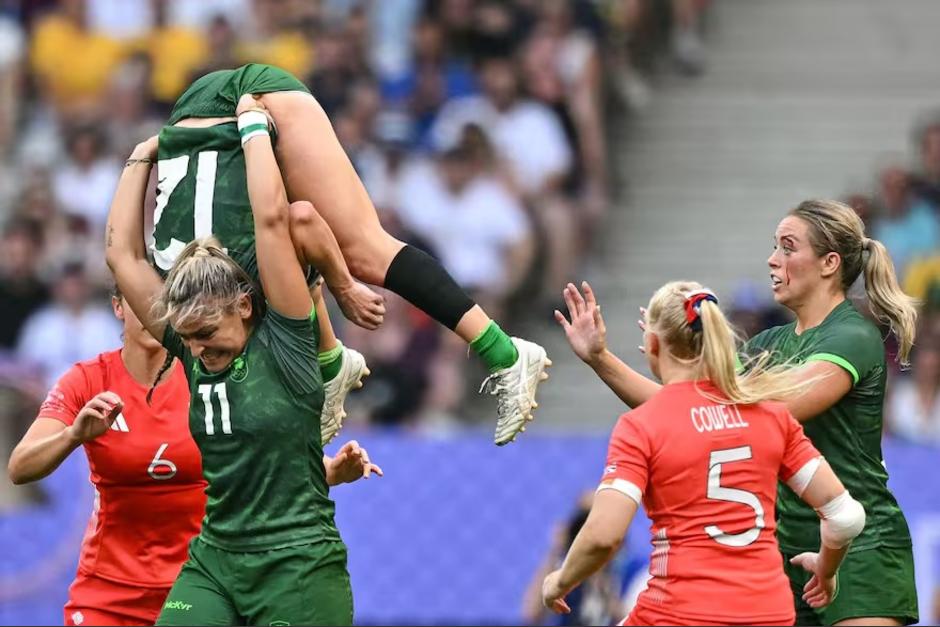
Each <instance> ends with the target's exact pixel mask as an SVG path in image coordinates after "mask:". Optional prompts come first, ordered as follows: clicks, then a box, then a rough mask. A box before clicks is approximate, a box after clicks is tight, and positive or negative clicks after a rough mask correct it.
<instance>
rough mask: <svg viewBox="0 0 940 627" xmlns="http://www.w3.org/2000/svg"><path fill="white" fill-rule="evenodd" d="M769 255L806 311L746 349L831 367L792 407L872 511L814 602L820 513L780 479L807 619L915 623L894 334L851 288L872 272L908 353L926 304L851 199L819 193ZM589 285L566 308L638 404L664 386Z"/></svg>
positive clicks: (782, 286) (815, 367) (781, 532)
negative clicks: (888, 415) (889, 434)
mask: <svg viewBox="0 0 940 627" xmlns="http://www.w3.org/2000/svg"><path fill="white" fill-rule="evenodd" d="M768 264H769V265H770V276H771V284H772V289H773V293H774V299H775V300H776V301H777V302H778V303H780V304H781V305H783V306H785V307H787V308H788V309H790V310H791V311H792V312H793V313H794V314H795V316H796V321H795V322H792V323H790V324H788V325H784V326H780V327H775V328H772V329H768V330H766V331H764V332H762V333H760V334H758V335H757V336H755V337H754V338H752V339H751V340H750V341H749V342H748V343H747V344H746V346H745V348H744V351H743V352H744V355H743V362H744V365H745V367H746V364H747V363H748V362H749V360H750V359H752V358H753V357H755V356H757V355H760V354H762V353H764V352H768V353H769V355H770V363H771V364H791V365H793V366H794V367H798V368H800V369H801V371H802V372H803V373H804V374H805V376H806V377H807V378H808V379H810V378H814V377H819V378H820V380H819V381H818V382H817V383H816V384H815V385H813V386H812V387H811V389H810V390H809V392H807V393H805V394H802V395H800V396H799V397H796V398H793V399H792V400H790V401H789V402H787V406H788V408H789V409H790V412H791V413H792V414H793V415H794V417H795V418H796V419H797V420H799V421H800V422H801V423H803V428H804V430H805V432H806V435H807V436H809V438H810V440H812V442H813V444H814V445H815V446H816V448H817V449H819V451H820V452H821V453H822V454H823V456H824V457H825V458H826V460H827V461H828V462H829V465H830V466H831V467H832V468H833V470H835V472H836V474H837V475H838V477H839V479H841V480H842V482H843V483H844V484H845V487H846V488H847V489H848V490H849V491H850V492H851V493H852V495H853V497H854V498H856V499H857V500H858V501H859V502H860V503H862V505H863V506H864V508H865V512H866V513H867V516H868V521H867V524H866V526H865V529H864V531H863V532H862V533H861V535H859V536H858V537H857V538H856V539H855V540H854V542H853V543H852V546H851V548H850V550H849V554H848V556H847V557H846V558H845V561H844V562H843V564H842V569H841V570H840V573H839V586H840V591H839V594H838V595H837V596H836V598H835V599H834V600H833V602H832V603H831V604H829V605H828V606H826V607H824V608H820V609H813V608H811V607H809V606H808V605H807V604H806V603H804V602H803V600H802V598H801V597H802V594H803V587H804V585H805V584H806V583H807V581H808V580H809V577H810V575H809V573H808V572H807V571H806V570H804V568H802V567H801V566H803V565H802V564H796V563H791V559H792V558H793V557H795V556H796V555H798V554H800V553H803V552H804V551H812V550H815V548H816V547H818V546H819V525H818V522H817V521H818V516H817V515H816V513H815V512H814V511H813V510H812V509H811V508H810V507H808V506H807V505H805V504H804V503H802V502H801V501H800V499H799V498H798V497H797V496H796V495H795V494H794V493H793V492H792V490H790V489H789V488H788V487H787V486H785V485H782V484H781V485H780V486H779V494H778V499H777V518H778V526H777V536H778V540H779V543H780V549H781V551H782V553H783V556H784V567H785V569H786V571H787V575H788V577H789V578H790V584H791V587H792V589H793V594H794V602H795V605H796V611H797V624H803V625H818V624H820V623H823V624H838V625H901V624H911V623H915V622H917V619H918V610H917V593H916V590H915V587H914V560H913V552H912V547H911V536H910V532H909V530H908V526H907V521H906V520H905V518H904V514H903V513H902V512H901V509H900V508H899V507H898V504H897V501H896V500H895V498H894V496H893V495H892V494H891V491H890V490H889V489H888V486H887V481H888V473H887V471H886V469H885V466H884V461H883V458H882V452H881V433H882V427H883V423H884V417H883V407H884V397H885V382H886V379H887V365H886V363H885V362H886V360H885V352H884V345H883V341H882V337H881V334H880V332H879V330H878V328H877V327H876V326H875V325H874V324H873V323H871V322H870V321H869V320H868V319H866V318H865V317H864V316H863V315H862V314H861V313H860V312H859V311H858V310H857V309H856V308H855V306H854V305H853V304H852V303H851V301H849V300H848V299H847V298H846V292H847V291H848V289H849V287H851V286H852V284H853V283H854V282H855V281H856V280H857V279H858V278H859V277H860V276H862V275H863V274H864V282H865V291H866V293H867V296H868V301H869V305H870V307H871V310H872V312H873V313H874V314H875V316H876V317H877V318H878V319H880V320H882V321H884V322H885V323H887V324H889V325H890V327H891V330H892V331H893V332H894V334H895V335H896V336H897V339H898V343H899V348H900V350H899V359H900V361H901V362H902V363H906V362H907V357H908V354H909V353H910V350H911V346H912V344H913V341H914V329H915V323H916V318H917V310H916V308H915V304H914V302H913V300H912V299H911V298H910V297H908V296H907V295H906V294H904V292H902V291H901V289H900V287H899V286H898V282H897V278H896V277H895V274H894V266H893V264H892V263H891V259H890V257H889V256H888V252H887V250H886V249H885V247H884V245H883V244H881V243H880V242H878V241H875V240H872V239H869V238H868V237H866V236H865V232H864V225H863V224H862V221H861V220H860V219H859V217H858V216H857V215H856V214H855V212H854V211H853V210H852V209H851V208H850V207H847V206H846V205H843V204H842V203H838V202H834V201H825V200H809V201H806V202H803V203H801V204H800V205H799V206H798V207H797V208H796V209H793V210H792V211H791V212H790V213H789V214H788V215H787V216H786V217H785V218H784V219H783V220H782V221H781V222H780V224H779V225H778V226H777V230H776V233H775V234H774V251H773V254H772V255H771V256H770V258H769V259H768ZM582 289H583V290H584V294H583V295H582V294H581V293H580V292H579V291H578V289H577V288H576V287H575V286H574V285H568V287H567V288H565V291H564V297H565V300H566V302H567V304H568V308H569V312H570V313H571V316H572V321H571V323H570V324H567V323H566V321H565V319H564V316H562V314H561V313H560V312H555V315H556V318H557V319H558V321H559V323H563V324H562V326H563V327H564V329H565V333H566V335H567V337H568V341H569V343H570V344H571V347H572V349H573V350H574V352H575V353H576V354H577V355H578V356H579V357H580V358H581V359H582V360H584V361H585V362H586V363H587V364H588V365H590V366H591V367H592V368H593V369H594V371H595V372H596V373H597V374H598V375H599V376H600V377H601V379H602V380H603V381H604V382H605V383H606V384H607V385H608V386H609V387H610V388H611V389H612V390H613V391H614V392H615V393H616V394H617V396H619V397H620V398H621V399H622V400H623V401H624V402H625V403H627V404H628V405H629V406H631V407H636V406H637V405H639V404H641V403H643V402H644V401H646V400H647V399H648V398H650V397H651V396H652V395H653V394H654V393H655V392H656V391H657V390H658V389H659V387H660V386H659V384H658V383H656V382H655V381H652V380H651V379H648V378H646V377H644V376H643V375H641V374H639V373H638V372H636V371H634V370H632V369H631V368H629V367H628V366H627V365H626V364H624V363H623V362H622V361H620V360H619V359H618V358H617V357H616V356H614V355H613V354H612V353H611V352H609V351H608V350H607V347H606V341H605V328H604V322H603V319H602V318H601V316H600V311H599V306H598V305H597V300H596V297H595V295H594V293H593V292H592V291H591V289H590V286H589V285H587V283H584V284H583V285H582ZM641 326H642V322H641ZM797 561H798V560H797Z"/></svg>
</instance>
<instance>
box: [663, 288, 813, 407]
mask: <svg viewBox="0 0 940 627" xmlns="http://www.w3.org/2000/svg"><path fill="white" fill-rule="evenodd" d="M703 291H705V292H707V290H704V288H703V287H702V286H701V285H700V284H698V283H695V282H692V281H674V282H672V283H667V284H666V285H664V286H663V287H661V288H660V289H659V290H657V291H656V293H655V294H654V295H653V298H652V300H650V305H649V309H648V311H647V324H648V326H649V328H650V329H651V330H653V331H654V332H655V333H657V334H658V335H660V337H661V339H662V340H663V342H664V343H665V344H666V347H665V350H668V351H670V353H671V354H672V355H673V357H675V358H676V359H677V360H679V361H681V362H684V363H686V364H689V365H692V366H693V367H694V371H695V375H694V376H695V378H696V379H708V380H709V381H711V383H712V384H713V385H714V386H715V387H717V388H718V389H719V390H720V391H721V394H722V396H721V397H716V396H714V395H711V394H709V393H707V392H704V391H703V392H702V394H703V395H704V396H706V397H707V398H708V399H709V400H712V401H713V402H717V403H723V404H737V405H749V404H752V403H759V402H761V401H768V400H775V401H785V400H788V399H791V398H793V397H795V396H799V395H800V394H803V393H805V392H806V391H808V390H809V388H810V387H812V386H813V385H815V384H816V383H817V382H818V381H819V380H820V377H814V378H810V379H806V378H805V377H804V376H802V375H801V374H800V373H798V372H796V370H795V369H794V368H792V367H791V365H790V364H782V365H778V366H768V361H769V359H770V355H769V354H764V355H761V356H760V357H758V358H757V359H755V360H753V361H751V362H750V363H749V364H747V372H746V373H745V374H743V375H742V374H738V373H737V370H738V360H737V352H738V351H737V345H738V338H737V336H736V334H735V332H734V329H733V328H732V327H731V324H730V323H729V322H728V319H727V318H726V317H725V315H724V313H723V312H722V311H721V309H720V308H719V307H718V304H717V302H715V301H713V300H711V299H702V300H700V301H699V302H697V303H694V304H693V305H692V307H694V310H695V312H696V313H694V314H693V313H692V312H690V311H689V310H690V308H691V307H690V306H689V299H690V297H691V296H694V295H696V294H701V293H702V292H703ZM709 294H710V292H709ZM695 315H697V316H698V318H699V320H700V321H701V324H700V325H699V324H697V323H696V322H697V321H695V320H691V321H690V319H689V318H690V317H692V316H695Z"/></svg>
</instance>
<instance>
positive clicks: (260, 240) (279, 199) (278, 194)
mask: <svg viewBox="0 0 940 627" xmlns="http://www.w3.org/2000/svg"><path fill="white" fill-rule="evenodd" d="M238 114H239V116H238V127H239V130H240V131H241V133H242V148H243V150H244V152H245V169H246V170H247V180H248V199H249V201H250V202H251V213H252V215H253V216H254V221H255V250H256V252H257V256H258V274H259V275H260V277H261V285H262V287H263V288H264V294H265V297H266V298H267V299H268V303H269V304H270V305H271V307H273V308H274V310H275V311H277V312H278V313H280V314H282V315H284V316H287V317H290V318H306V317H307V316H309V315H310V312H311V311H312V310H313V300H311V298H310V292H309V291H308V290H307V281H306V279H305V278H304V270H303V268H302V267H301V265H300V261H299V260H298V259H297V254H296V252H295V251H294V245H293V243H292V242H291V236H290V210H291V209H290V204H289V203H288V202H287V192H286V191H285V190H284V181H283V180H282V179H281V171H280V169H279V168H278V165H277V161H276V160H275V158H274V149H273V147H272V145H271V136H270V135H269V133H268V122H267V116H266V115H265V112H264V109H263V107H262V106H261V103H260V102H258V101H257V100H256V99H255V98H254V97H252V96H250V95H245V96H243V97H242V99H241V100H240V101H239V103H238ZM301 202H303V201H301ZM307 204H309V203H307Z"/></svg>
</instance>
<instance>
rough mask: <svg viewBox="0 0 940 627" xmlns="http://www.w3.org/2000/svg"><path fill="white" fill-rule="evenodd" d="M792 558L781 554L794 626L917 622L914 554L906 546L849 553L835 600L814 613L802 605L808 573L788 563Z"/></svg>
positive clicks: (805, 605) (791, 555)
mask: <svg viewBox="0 0 940 627" xmlns="http://www.w3.org/2000/svg"><path fill="white" fill-rule="evenodd" d="M793 556H794V554H786V553H784V555H783V568H784V570H785V571H786V573H787V577H788V578H789V579H790V589H791V590H792V592H793V602H794V605H795V606H796V624H797V625H832V624H834V623H837V622H839V621H842V620H846V619H848V618H895V619H897V620H899V621H901V623H902V624H905V625H911V624H914V623H916V622H917V621H918V614H917V590H916V588H915V587H914V554H913V552H912V551H911V548H910V547H907V548H896V547H879V548H875V549H867V550H862V551H855V552H852V553H849V554H848V555H847V556H846V558H845V561H844V562H842V567H841V568H839V588H838V593H837V594H836V598H835V599H834V600H833V602H832V603H830V604H829V605H827V606H826V607H824V608H821V609H818V610H814V609H813V608H811V607H810V606H809V605H807V604H806V603H804V602H803V586H805V585H806V582H808V581H809V579H810V574H809V573H808V572H806V571H805V570H803V569H802V568H800V567H798V566H793V565H792V564H790V558H792V557H793Z"/></svg>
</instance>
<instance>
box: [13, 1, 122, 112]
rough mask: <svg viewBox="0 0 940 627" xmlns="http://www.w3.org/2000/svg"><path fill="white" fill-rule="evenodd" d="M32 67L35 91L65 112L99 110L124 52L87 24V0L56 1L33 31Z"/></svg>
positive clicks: (119, 45) (120, 46) (113, 40)
mask: <svg viewBox="0 0 940 627" xmlns="http://www.w3.org/2000/svg"><path fill="white" fill-rule="evenodd" d="M30 48H31V49H30V64H31V67H32V70H33V73H34V75H35V77H36V80H37V83H38V87H39V88H40V90H41V92H42V93H43V94H46V95H47V100H49V101H51V102H53V103H54V104H55V105H56V106H57V107H58V108H59V109H60V110H62V111H63V112H71V111H75V110H82V109H85V108H87V107H94V106H98V105H99V104H100V103H101V100H102V98H103V96H104V94H105V90H106V88H107V86H108V81H109V80H110V77H111V74H112V73H113V72H114V70H115V68H116V67H117V64H118V63H119V62H120V61H121V58H122V57H123V54H124V48H123V46H122V45H121V43H120V42H118V41H117V40H115V39H112V38H111V37H109V36H107V35H106V34H104V33H101V32H97V31H94V30H92V28H91V26H90V25H89V24H88V20H87V11H86V4H85V0H60V2H59V9H58V10H57V11H55V12H53V13H50V14H48V15H46V16H45V17H43V18H42V19H41V20H40V21H39V23H38V24H37V25H36V28H35V31H34V33H33V37H32V42H31V47H30Z"/></svg>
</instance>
